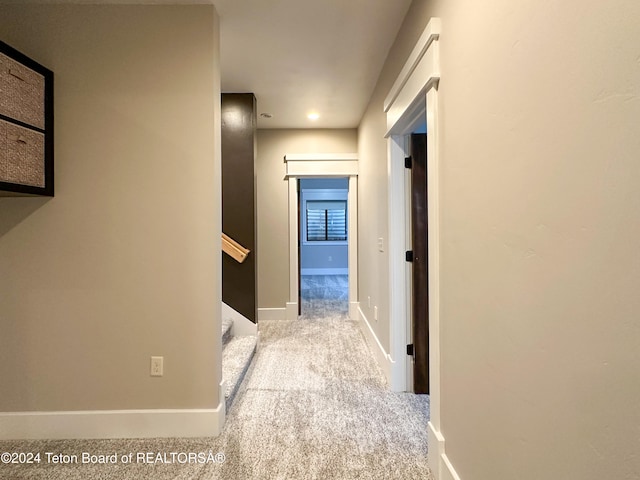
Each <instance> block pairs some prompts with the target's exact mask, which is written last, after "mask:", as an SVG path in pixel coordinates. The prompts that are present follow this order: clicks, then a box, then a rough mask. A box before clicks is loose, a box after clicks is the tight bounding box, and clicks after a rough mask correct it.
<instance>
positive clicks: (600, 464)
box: [359, 0, 640, 480]
mask: <svg viewBox="0 0 640 480" xmlns="http://www.w3.org/2000/svg"><path fill="white" fill-rule="evenodd" d="M430 16H438V17H440V18H441V19H442V25H443V26H442V35H441V39H440V48H441V65H442V79H441V83H440V87H439V94H440V100H441V103H440V121H441V123H440V126H441V138H440V141H441V143H440V145H441V165H442V172H441V175H442V176H441V178H440V184H441V188H442V197H441V201H442V206H441V217H442V226H441V227H442V228H441V231H440V238H441V244H442V257H441V268H442V279H441V295H442V298H441V302H442V303H441V309H442V310H441V323H442V327H441V328H442V368H441V373H442V433H443V435H444V438H445V441H446V453H447V455H448V457H449V459H450V460H451V462H452V463H453V465H454V467H455V469H456V470H457V472H458V474H459V475H460V478H462V480H471V479H482V480H489V479H514V478H517V479H521V480H537V479H539V478H543V477H548V478H562V479H583V478H584V479H597V478H617V479H632V478H638V474H639V472H640V457H639V456H638V455H637V451H638V442H639V441H640V382H638V372H639V371H640V356H639V355H638V353H637V352H638V350H639V347H640V328H639V325H640V323H639V322H638V313H639V312H640V296H639V295H637V292H636V290H637V286H638V285H639V284H640V260H639V258H640V257H639V256H638V254H637V246H638V245H639V244H640V223H638V217H639V216H640V200H639V199H640V196H638V189H639V188H640V163H639V162H638V152H640V135H638V131H637V130H638V129H637V124H638V122H637V119H638V118H640V102H639V101H638V99H639V98H640V63H639V62H638V59H639V58H640V30H639V29H638V28H637V19H638V18H640V4H638V2H635V1H633V0H614V1H613V2H607V3H594V2H591V3H589V5H588V6H586V5H585V4H584V2H578V1H576V0H570V1H566V2H535V1H533V0H524V1H522V2H516V3H514V2H510V1H507V0H498V1H494V2H492V3H491V7H490V8H487V4H486V3H482V2H480V3H479V2H474V1H471V0H448V1H446V2H445V1H427V0H416V1H414V2H413V5H412V7H411V9H410V11H409V14H408V15H407V18H406V20H405V24H404V26H403V28H402V29H401V32H402V34H401V36H400V38H399V39H398V41H397V42H396V44H395V45H394V47H393V49H392V51H391V54H390V59H389V61H388V62H387V64H386V66H385V68H384V70H383V73H382V76H381V78H380V81H379V84H378V87H377V89H376V91H375V93H374V95H373V97H372V101H371V104H370V106H369V108H368V110H367V112H366V114H365V116H364V118H363V121H362V124H361V126H360V129H359V150H360V158H361V176H360V184H359V185H360V201H359V212H360V226H361V232H360V239H361V244H360V254H361V257H360V259H361V261H360V274H361V289H360V298H361V299H362V298H365V297H366V295H371V296H372V298H373V297H374V296H379V295H381V294H382V295H386V289H387V287H388V286H387V283H386V282H387V279H386V272H385V270H386V268H387V267H386V265H387V258H386V257H385V255H382V254H378V253H377V252H376V250H375V244H374V239H375V237H376V235H386V233H385V232H386V228H387V213H386V209H385V198H386V197H385V196H386V184H385V176H386V147H385V142H384V141H383V140H382V135H383V134H384V115H383V112H382V102H383V99H384V97H385V95H386V94H387V92H388V90H389V88H390V87H391V84H392V83H393V80H394V79H395V77H396V75H397V73H398V71H399V69H400V67H401V66H402V64H403V63H404V61H405V60H406V58H407V56H408V53H409V51H410V49H411V47H412V46H413V44H414V43H415V41H416V40H417V37H418V36H419V34H420V32H421V31H422V29H423V28H424V26H425V25H426V23H427V21H428V19H429V17H430ZM362 259H366V261H362ZM371 260H373V261H371ZM370 318H372V315H371V316H370ZM375 328H376V329H377V333H378V335H379V336H380V338H381V339H382V340H383V344H384V345H385V346H386V347H388V335H389V332H388V328H389V327H388V311H387V307H386V305H385V308H384V309H383V310H381V313H380V321H379V324H378V325H376V326H375Z"/></svg>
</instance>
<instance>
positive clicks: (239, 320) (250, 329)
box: [222, 302, 259, 337]
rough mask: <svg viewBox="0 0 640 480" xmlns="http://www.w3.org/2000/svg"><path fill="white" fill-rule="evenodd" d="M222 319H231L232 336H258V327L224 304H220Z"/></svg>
mask: <svg viewBox="0 0 640 480" xmlns="http://www.w3.org/2000/svg"><path fill="white" fill-rule="evenodd" d="M258 314H259V312H258ZM222 318H227V319H231V320H232V321H233V326H232V327H231V332H232V333H233V335H234V336H237V337H244V336H248V335H257V334H258V325H256V324H255V323H253V322H252V321H251V320H249V319H248V318H247V317H245V316H244V315H242V314H241V313H239V312H238V311H236V310H235V309H233V308H232V307H230V306H229V305H227V304H226V303H224V302H222Z"/></svg>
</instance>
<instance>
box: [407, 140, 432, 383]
mask: <svg viewBox="0 0 640 480" xmlns="http://www.w3.org/2000/svg"><path fill="white" fill-rule="evenodd" d="M411 235H412V239H411V248H412V250H413V263H412V265H413V275H412V277H413V295H412V296H413V302H412V303H413V305H412V316H413V355H414V367H413V389H414V392H415V393H429V278H428V269H427V268H428V265H427V259H428V255H427V251H428V248H427V136H426V135H425V134H413V135H411Z"/></svg>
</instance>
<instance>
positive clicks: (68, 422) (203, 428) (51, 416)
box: [0, 401, 225, 440]
mask: <svg viewBox="0 0 640 480" xmlns="http://www.w3.org/2000/svg"><path fill="white" fill-rule="evenodd" d="M224 417H225V411H224V401H223V402H221V403H220V405H219V406H218V408H215V409H193V410H186V409H185V410H99V411H74V412H15V413H12V412H9V413H0V440H44V439H90V438H105V439H107V438H156V437H163V438H166V437H216V436H218V435H219V434H220V433H221V432H222V427H223V426H224Z"/></svg>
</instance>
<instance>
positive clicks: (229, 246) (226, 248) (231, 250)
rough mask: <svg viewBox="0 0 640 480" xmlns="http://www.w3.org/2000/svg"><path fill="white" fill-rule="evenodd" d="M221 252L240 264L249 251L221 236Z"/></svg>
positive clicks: (227, 237) (223, 235) (230, 239)
mask: <svg viewBox="0 0 640 480" xmlns="http://www.w3.org/2000/svg"><path fill="white" fill-rule="evenodd" d="M222 251H223V252H224V253H226V254H227V255H229V256H230V257H231V258H233V259H234V260H235V261H237V262H238V263H242V262H244V261H245V260H246V259H247V255H249V252H250V251H251V250H249V249H247V248H244V247H243V246H242V245H240V244H239V243H238V242H236V241H235V240H233V239H232V238H231V237H229V236H228V235H225V234H224V233H223V234H222Z"/></svg>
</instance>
